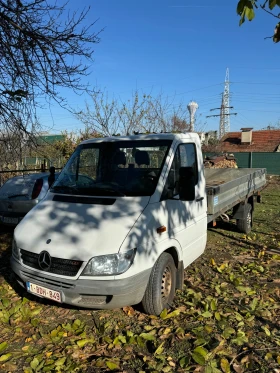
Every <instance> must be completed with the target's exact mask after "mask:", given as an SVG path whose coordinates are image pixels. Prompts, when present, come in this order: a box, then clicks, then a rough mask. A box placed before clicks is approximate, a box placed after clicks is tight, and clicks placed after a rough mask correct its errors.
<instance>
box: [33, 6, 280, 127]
mask: <svg viewBox="0 0 280 373" xmlns="http://www.w3.org/2000/svg"><path fill="white" fill-rule="evenodd" d="M236 4H237V0H212V1H209V0H173V1H171V0H162V1H160V0H150V1H148V0H142V1H139V0H138V1H136V0H133V1H131V0H130V1H129V0H118V1H116V0H79V2H77V1H75V0H70V2H69V5H68V7H69V8H71V10H75V9H77V7H78V8H79V9H82V8H83V7H85V6H88V5H90V6H91V10H90V14H89V17H90V19H91V20H95V19H99V20H98V22H97V23H96V31H98V30H99V29H101V28H103V27H105V30H104V31H103V32H102V34H101V42H100V44H98V45H96V47H95V54H94V58H95V61H94V63H93V64H92V66H91V75H90V76H89V77H88V78H87V81H88V82H89V83H90V84H91V85H92V86H93V87H94V86H98V87H99V88H101V89H106V90H107V91H108V92H109V94H110V95H112V96H114V97H116V98H120V99H121V100H123V101H125V100H126V99H128V98H129V97H130V95H131V93H132V91H134V90H135V89H136V88H137V89H138V90H139V91H140V92H143V93H151V94H152V95H156V94H157V93H159V92H162V94H163V95H164V96H168V97H172V98H174V100H175V103H176V102H178V103H179V102H180V101H182V102H183V103H185V104H186V105H187V104H188V102H189V101H190V100H195V101H197V103H198V104H199V109H198V111H197V121H198V123H199V125H200V127H202V126H203V129H204V130H206V131H209V130H217V129H218V126H219V118H206V116H207V115H211V114H213V113H214V112H210V109H211V108H216V107H219V106H220V104H221V93H222V92H223V89H224V79H225V72H226V68H227V67H228V68H229V70H230V82H231V83H230V93H231V99H230V104H231V106H233V107H234V109H233V110H232V112H234V113H235V112H237V115H236V116H231V131H239V130H240V128H241V127H253V128H254V129H262V128H264V127H266V126H267V125H269V124H272V125H273V124H275V123H276V122H277V121H278V119H279V118H280V92H279V88H280V78H279V72H280V65H279V57H280V45H278V44H274V43H273V42H272V41H271V39H267V40H264V38H265V37H266V36H271V35H272V34H273V30H274V26H275V24H276V23H277V20H276V19H275V18H273V17H271V16H269V15H267V14H265V13H264V12H262V11H258V12H257V14H256V18H255V19H254V20H253V22H245V24H243V25H242V26H241V27H239V25H238V22H239V18H238V16H237V14H236ZM279 44H280V43H279ZM66 98H67V99H68V101H69V103H70V105H72V106H73V107H75V108H79V109H83V106H84V101H85V100H86V97H84V96H81V97H79V96H78V97H77V96H76V95H74V94H73V93H72V92H71V91H68V92H67V93H66ZM216 114H219V112H218V111H217V113H216ZM40 119H41V122H42V123H43V124H44V126H45V129H46V130H48V129H49V131H50V132H52V133H57V132H59V131H61V130H65V129H67V130H77V129H79V128H83V124H82V123H80V122H79V121H77V119H75V118H74V117H73V116H72V115H71V114H70V113H69V112H67V111H65V110H62V109H60V108H58V107H56V106H53V107H52V108H51V110H50V109H46V110H44V111H42V112H40ZM204 123H206V124H205V125H204Z"/></svg>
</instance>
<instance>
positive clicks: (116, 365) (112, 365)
mask: <svg viewBox="0 0 280 373" xmlns="http://www.w3.org/2000/svg"><path fill="white" fill-rule="evenodd" d="M106 365H107V367H108V368H109V369H110V370H115V369H120V368H119V366H118V364H116V363H113V362H112V361H106Z"/></svg>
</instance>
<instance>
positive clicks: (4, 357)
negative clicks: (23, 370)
mask: <svg viewBox="0 0 280 373" xmlns="http://www.w3.org/2000/svg"><path fill="white" fill-rule="evenodd" d="M11 357H12V354H11V353H9V354H6V355H2V356H1V357H0V362H1V363H3V362H4V361H8V360H9V359H10V358H11Z"/></svg>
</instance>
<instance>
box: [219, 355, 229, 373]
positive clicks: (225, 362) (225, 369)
mask: <svg viewBox="0 0 280 373" xmlns="http://www.w3.org/2000/svg"><path fill="white" fill-rule="evenodd" d="M220 364H221V368H222V371H223V372H224V373H230V365H229V362H228V360H227V359H226V358H222V359H221V363H220Z"/></svg>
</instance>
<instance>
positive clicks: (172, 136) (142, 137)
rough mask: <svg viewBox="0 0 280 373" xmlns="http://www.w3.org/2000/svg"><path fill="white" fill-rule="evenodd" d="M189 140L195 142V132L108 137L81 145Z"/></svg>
mask: <svg viewBox="0 0 280 373" xmlns="http://www.w3.org/2000/svg"><path fill="white" fill-rule="evenodd" d="M182 139H191V140H197V139H198V134H197V133H195V132H185V133H171V132H168V133H156V134H139V135H130V136H110V137H98V138H93V139H89V140H85V141H83V142H82V143H81V144H88V143H94V142H115V141H132V140H133V141H139V140H179V141H180V140H182Z"/></svg>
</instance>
